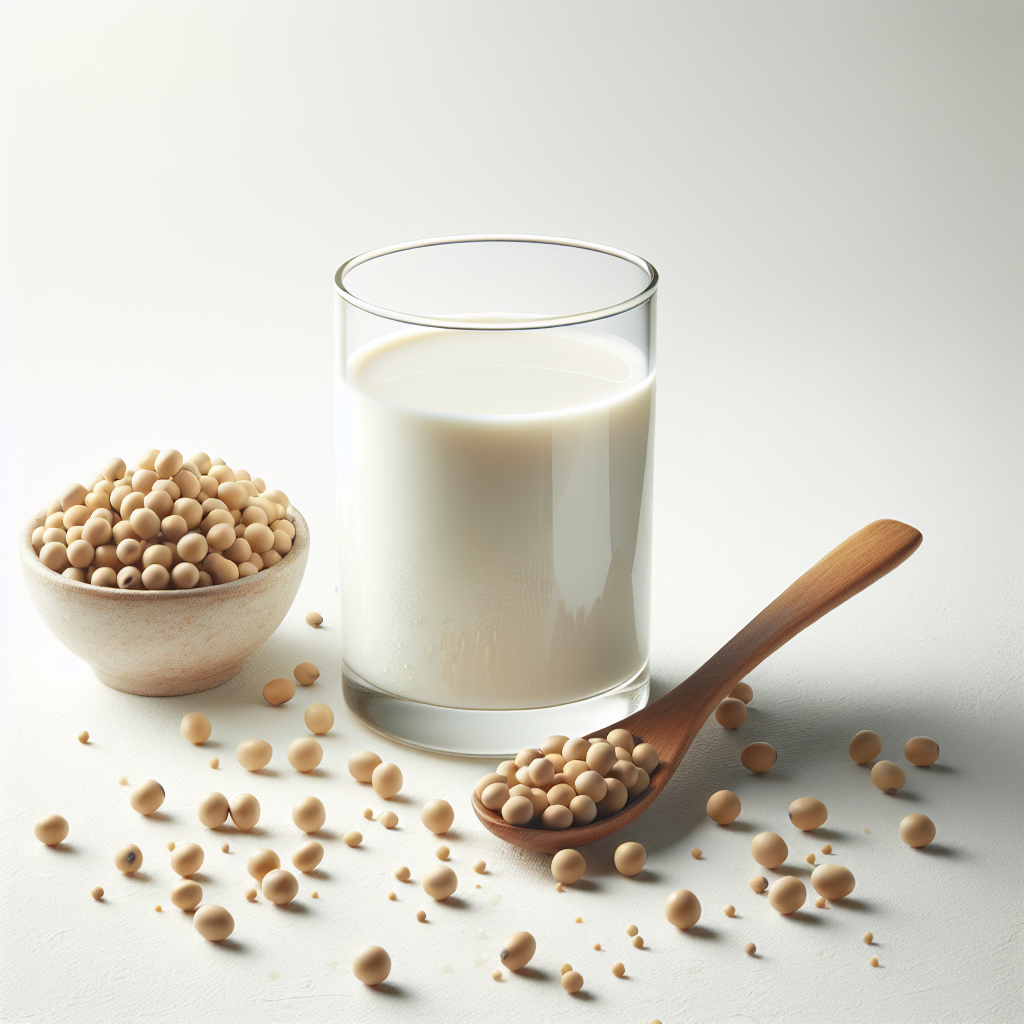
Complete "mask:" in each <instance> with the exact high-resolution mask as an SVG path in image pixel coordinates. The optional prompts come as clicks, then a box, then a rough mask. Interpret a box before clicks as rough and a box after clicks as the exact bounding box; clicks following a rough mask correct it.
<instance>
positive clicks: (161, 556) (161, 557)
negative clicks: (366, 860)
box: [142, 544, 171, 577]
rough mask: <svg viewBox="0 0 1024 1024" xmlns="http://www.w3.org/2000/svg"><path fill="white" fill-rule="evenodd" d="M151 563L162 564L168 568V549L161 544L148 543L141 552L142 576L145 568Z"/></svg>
mask: <svg viewBox="0 0 1024 1024" xmlns="http://www.w3.org/2000/svg"><path fill="white" fill-rule="evenodd" d="M151 565H162V566H163V567H164V568H165V569H167V570H170V568H171V552H170V549H169V548H167V547H166V546H164V545H163V544H150V545H149V546H148V547H147V548H146V550H145V551H143V552H142V568H143V573H142V575H143V577H145V575H146V573H145V570H146V569H148V568H149V567H150V566H151Z"/></svg>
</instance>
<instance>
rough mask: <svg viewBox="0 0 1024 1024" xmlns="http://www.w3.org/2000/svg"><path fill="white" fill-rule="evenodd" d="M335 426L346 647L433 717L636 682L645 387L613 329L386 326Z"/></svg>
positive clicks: (378, 681)
mask: <svg viewBox="0 0 1024 1024" xmlns="http://www.w3.org/2000/svg"><path fill="white" fill-rule="evenodd" d="M346 381H347V384H346V386H345V387H344V388H343V389H342V390H343V400H342V403H341V408H340V415H339V419H338V438H337V442H338V443H337V449H338V453H339V459H340V475H339V480H340V487H341V494H340V512H341V529H342V537H341V562H342V565H341V570H342V581H343V587H342V591H343V595H342V607H343V622H342V629H343V651H344V658H345V661H346V663H347V665H348V666H349V668H350V669H352V670H354V671H355V672H356V673H358V674H359V675H360V676H362V677H363V678H364V679H366V680H368V681H369V682H371V683H373V684H374V685H375V686H377V687H379V688H380V689H383V690H386V691H389V692H391V693H394V694H397V695H399V696H403V697H408V698H411V699H413V700H418V701H423V702H425V703H429V704H437V705H442V706H448V705H451V706H457V707H464V708H480V709H518V708H533V707H548V706H552V705H557V704H563V703H566V702H568V701H572V700H579V699H583V698H585V697H590V696H593V695H595V694H598V693H601V692H603V691H604V690H607V689H609V688H610V687H613V686H615V685H617V684H619V683H621V682H624V681H626V680H628V679H631V678H633V677H634V676H636V675H638V674H639V673H642V672H646V666H647V657H648V631H649V595H650V579H649V578H650V558H651V489H650V480H651V468H652V459H653V437H652V436H651V425H652V416H653V406H654V373H653V371H652V372H650V373H649V372H648V367H647V363H646V359H645V357H644V355H643V354H642V353H641V352H640V351H639V350H637V349H636V348H634V347H633V346H631V345H629V344H627V343H625V342H623V341H621V340H619V339H617V338H615V337H613V336H612V335H610V334H607V333H603V332H601V331H597V330H593V329H581V328H574V327H567V328H562V329H559V330H558V331H556V332H552V331H483V332H481V331H472V332H471V331H443V330H430V329H426V328H414V329H407V330H403V331H399V332H397V333H395V334H392V335H389V336H387V337H385V338H383V339H380V340H378V341H375V342H372V343H370V344H368V345H364V346H363V347H361V348H359V349H356V350H355V351H354V352H353V353H352V354H351V355H350V357H349V360H348V364H347V367H346Z"/></svg>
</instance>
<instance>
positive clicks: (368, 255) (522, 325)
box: [334, 234, 658, 331]
mask: <svg viewBox="0 0 1024 1024" xmlns="http://www.w3.org/2000/svg"><path fill="white" fill-rule="evenodd" d="M465 242H528V243H534V244H541V245H564V246H568V247H570V248H575V249H589V250H590V251H591V252H599V253H603V254H604V255H605V256H614V257H616V258H617V259H620V260H624V261H625V262H627V263H631V264H632V265H633V266H634V267H637V268H638V269H640V270H642V271H643V272H644V273H645V274H647V276H648V278H649V281H648V284H647V287H646V288H644V289H643V291H641V292H638V293H637V294H636V295H633V296H632V297H630V298H628V299H623V300H622V301H621V302H617V303H615V304H614V305H611V306H604V307H602V308H600V309H593V310H588V311H586V312H583V313H570V314H568V315H566V316H555V317H536V318H531V319H523V320H509V321H493V320H492V321H482V320H466V319H464V318H461V317H455V316H450V317H444V316H440V317H438V316H421V315H419V314H417V313H412V312H408V311H406V310H398V309H388V308H387V307H386V306H377V305H374V304H373V303H372V302H367V301H366V299H362V298H360V297H359V296H358V295H356V294H354V293H353V292H351V291H349V289H348V288H347V287H346V285H345V278H346V277H347V276H348V274H349V273H350V272H351V271H353V270H355V268H356V267H359V266H362V264H364V263H369V261H370V260H375V259H377V258H378V257H380V256H391V255H393V254H394V253H398V252H407V251H408V250H410V249H424V248H427V247H428V246H434V245H454V244H460V243H465ZM334 288H335V291H336V292H337V293H338V295H340V296H341V298H343V299H344V300H345V301H346V302H348V303H350V304H351V305H353V306H355V307H356V308H358V309H362V310H364V311H365V312H367V313H372V314H373V315H374V316H379V317H383V318H384V319H386V320H396V321H398V322H399V323H404V324H414V325H416V326H419V327H436V328H440V329H447V330H453V329H454V330H464V331H470V330H472V331H525V330H538V329H540V328H544V327H568V326H571V325H573V324H585V323H590V322H591V321H594V320H606V319H607V318H608V317H611V316H616V315H618V314H619V313H625V312H627V311H628V310H631V309H636V308H637V306H642V305H643V304H644V303H645V302H647V301H648V300H650V299H651V298H652V297H653V296H654V293H655V292H656V291H657V290H658V271H657V270H656V269H655V267H654V264H653V263H650V262H649V261H648V260H645V259H644V258H643V257H642V256H637V255H635V254H634V253H631V252H629V251H628V250H626V249H616V248H615V247H614V246H610V245H601V244H600V243H599V242H585V241H582V240H581V239H578V238H562V237H559V236H557V235H488V234H485V235H439V236H437V237H435V238H416V239H413V240H411V241H408V242H398V243H396V244H394V245H386V246H382V247H381V248H379V249H370V250H368V251H367V252H364V253H360V254H359V255H358V256H353V257H352V258H351V259H348V260H346V261H345V262H344V263H342V265H341V266H340V267H338V269H337V271H336V272H335V274H334Z"/></svg>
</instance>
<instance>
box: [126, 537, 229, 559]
mask: <svg viewBox="0 0 1024 1024" xmlns="http://www.w3.org/2000/svg"><path fill="white" fill-rule="evenodd" d="M177 547H178V557H179V558H181V560H182V561H183V562H192V563H193V564H198V563H199V562H201V561H203V559H204V558H206V556H207V555H208V554H209V550H210V547H209V544H208V543H207V540H206V538H205V537H204V536H203V535H202V534H201V533H186V534H185V536H184V537H182V538H181V540H179V541H178V545H177ZM118 557H120V556H118ZM122 561H124V559H122Z"/></svg>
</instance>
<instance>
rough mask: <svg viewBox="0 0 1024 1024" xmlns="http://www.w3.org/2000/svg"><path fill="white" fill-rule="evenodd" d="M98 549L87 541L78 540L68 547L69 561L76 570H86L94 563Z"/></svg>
mask: <svg viewBox="0 0 1024 1024" xmlns="http://www.w3.org/2000/svg"><path fill="white" fill-rule="evenodd" d="M95 553H96V549H95V548H94V547H93V546H92V545H91V544H90V543H89V542H88V541H87V540H76V541H73V542H72V543H71V544H69V545H68V549H67V559H68V561H69V562H70V563H71V564H72V566H74V568H76V569H84V568H85V567H86V566H87V565H89V564H90V563H91V562H92V558H93V555H94V554H95Z"/></svg>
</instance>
